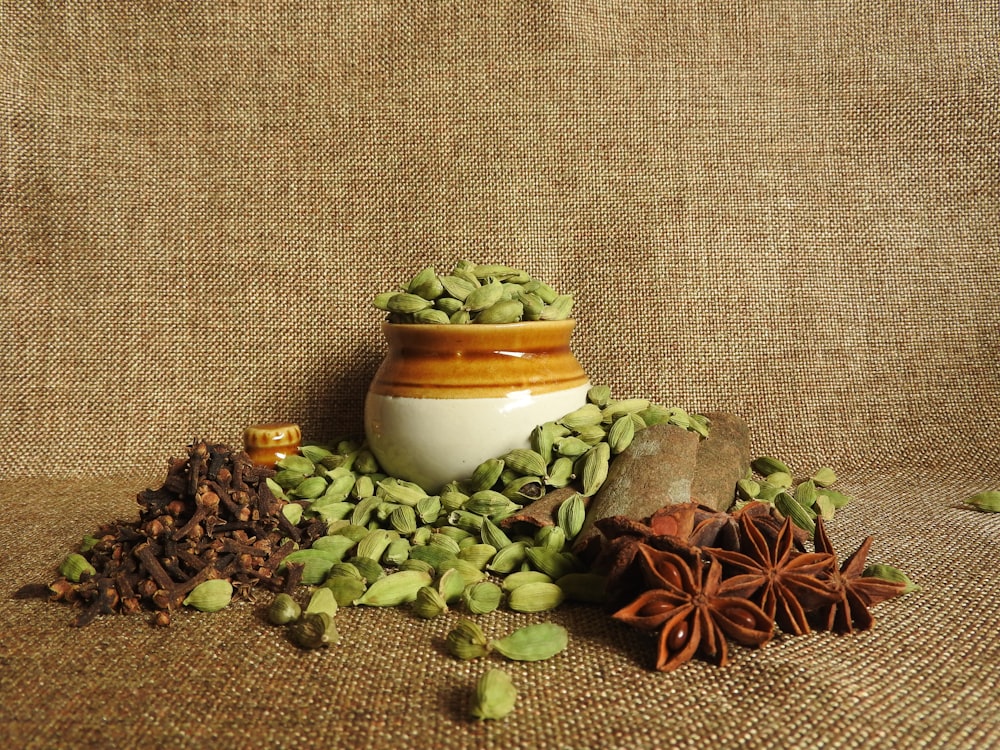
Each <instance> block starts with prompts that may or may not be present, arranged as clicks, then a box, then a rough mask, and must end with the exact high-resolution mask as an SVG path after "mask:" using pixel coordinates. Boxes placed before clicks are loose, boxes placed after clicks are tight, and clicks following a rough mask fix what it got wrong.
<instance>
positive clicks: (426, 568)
mask: <svg viewBox="0 0 1000 750" xmlns="http://www.w3.org/2000/svg"><path fill="white" fill-rule="evenodd" d="M410 549H411V551H412V549H413V548H412V547H411V548H410ZM399 569H400V570H422V571H423V572H424V573H427V574H429V575H430V576H431V578H433V577H434V576H435V575H437V569H436V568H435V567H434V566H433V565H431V564H430V563H429V562H427V561H425V560H418V559H416V558H415V557H413V556H412V555H411V556H410V557H408V558H406V559H405V560H403V562H401V563H400V564H399Z"/></svg>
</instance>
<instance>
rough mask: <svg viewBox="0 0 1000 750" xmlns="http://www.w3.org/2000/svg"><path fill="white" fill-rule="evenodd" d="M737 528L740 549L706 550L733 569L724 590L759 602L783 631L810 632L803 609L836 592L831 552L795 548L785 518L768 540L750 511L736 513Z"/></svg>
mask: <svg viewBox="0 0 1000 750" xmlns="http://www.w3.org/2000/svg"><path fill="white" fill-rule="evenodd" d="M739 528H740V551H739V552H735V551H732V550H726V549H719V548H714V549H707V550H705V552H706V553H707V554H709V555H711V556H712V557H714V558H715V559H717V560H719V561H721V562H722V563H724V565H725V567H726V569H727V573H728V572H733V571H735V572H734V574H732V575H730V576H728V577H727V578H726V580H725V581H724V582H723V584H722V588H723V590H724V592H725V593H727V594H730V595H734V596H743V597H746V598H748V599H750V600H751V601H752V602H754V603H755V604H758V605H760V608H761V609H762V610H764V612H765V613H766V614H767V615H768V617H772V618H774V620H775V622H776V623H777V625H778V627H779V628H781V629H782V630H783V631H785V632H786V633H791V634H793V635H803V634H805V633H808V632H809V630H810V627H809V620H808V618H807V613H808V612H811V611H815V610H816V609H818V608H819V607H820V606H822V605H824V604H829V603H830V602H832V601H833V600H834V599H835V598H836V594H834V593H833V592H832V591H831V590H830V588H829V586H828V585H827V578H828V577H829V575H830V573H831V572H832V571H833V569H834V562H835V558H834V557H833V555H831V554H828V553H825V552H799V551H798V550H797V549H796V548H795V545H794V536H793V529H792V522H791V519H788V518H786V519H785V521H784V522H783V523H782V524H781V526H780V528H779V530H778V533H777V535H776V536H775V537H773V538H772V539H771V540H769V539H768V538H767V537H765V535H764V534H763V533H761V530H760V528H758V526H757V524H756V523H755V522H754V519H753V517H752V516H750V515H742V516H740V517H739Z"/></svg>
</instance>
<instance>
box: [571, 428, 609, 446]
mask: <svg viewBox="0 0 1000 750" xmlns="http://www.w3.org/2000/svg"><path fill="white" fill-rule="evenodd" d="M574 434H575V435H576V437H578V438H580V440H582V441H583V442H585V443H586V444H587V445H590V446H594V445H597V444H598V443H600V442H601V441H602V440H606V439H607V437H608V431H607V430H605V429H604V427H602V426H601V425H599V424H588V425H584V426H583V427H581V428H580V429H579V430H577V431H576V432H575V433H574Z"/></svg>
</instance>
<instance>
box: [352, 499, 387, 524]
mask: <svg viewBox="0 0 1000 750" xmlns="http://www.w3.org/2000/svg"><path fill="white" fill-rule="evenodd" d="M381 502H382V499H381V498H380V497H378V496H376V495H372V496H371V497H363V498H361V499H360V500H358V503H357V505H355V506H354V511H353V512H352V513H351V524H352V525H353V526H362V527H366V528H367V526H368V523H369V522H370V521H371V518H372V514H373V513H374V512H375V509H376V508H378V506H379V503H381Z"/></svg>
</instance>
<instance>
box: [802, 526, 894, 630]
mask: <svg viewBox="0 0 1000 750" xmlns="http://www.w3.org/2000/svg"><path fill="white" fill-rule="evenodd" d="M872 540H873V537H871V536H869V537H867V538H866V539H865V540H864V541H863V542H862V543H861V546H859V547H858V548H857V550H855V551H854V553H853V554H852V555H851V556H850V557H848V558H847V559H846V560H845V561H844V563H843V565H841V566H840V567H839V568H838V567H837V556H836V552H834V549H833V545H832V544H831V543H830V538H829V537H828V536H827V533H826V528H825V527H824V525H823V519H822V517H820V518H817V519H816V533H815V537H814V544H815V547H816V551H817V552H825V553H827V554H830V555H832V556H833V558H834V562H833V567H832V568H831V571H830V574H829V578H828V580H827V585H828V586H829V588H830V590H831V591H832V592H833V593H834V599H833V601H831V602H830V603H829V604H826V605H824V606H823V607H821V608H820V609H819V610H817V612H816V613H815V616H814V617H813V620H814V625H815V627H816V628H817V629H821V630H831V631H833V632H835V633H853V632H854V630H855V629H857V630H870V629H871V628H872V626H873V625H874V624H875V618H874V617H872V615H871V612H869V611H868V610H869V608H870V607H873V606H874V605H876V604H878V603H879V602H882V601H885V600H886V599H891V598H892V597H894V596H897V595H899V594H901V593H903V590H904V589H905V588H906V586H905V584H903V583H898V582H896V581H887V580H886V579H884V578H878V577H876V576H866V575H863V574H864V570H865V561H866V560H867V558H868V552H869V550H870V549H871V546H872Z"/></svg>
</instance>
